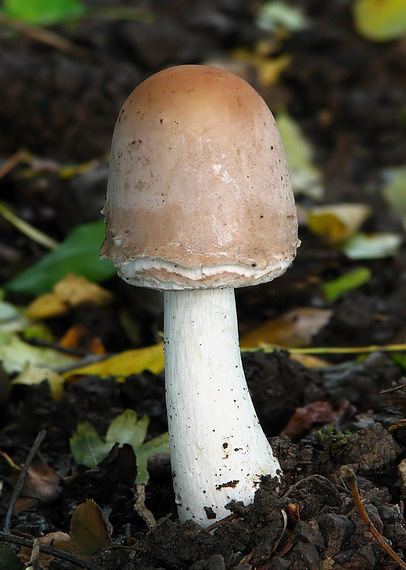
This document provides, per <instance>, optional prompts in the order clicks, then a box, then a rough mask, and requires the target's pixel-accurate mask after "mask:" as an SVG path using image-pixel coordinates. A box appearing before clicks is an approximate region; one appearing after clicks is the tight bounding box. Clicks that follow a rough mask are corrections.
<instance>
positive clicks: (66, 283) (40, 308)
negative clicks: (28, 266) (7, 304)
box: [26, 273, 113, 319]
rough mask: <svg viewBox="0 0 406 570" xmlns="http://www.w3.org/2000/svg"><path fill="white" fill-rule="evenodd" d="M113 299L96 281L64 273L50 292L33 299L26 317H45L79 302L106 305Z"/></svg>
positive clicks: (65, 309) (62, 311) (59, 312)
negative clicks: (92, 281)
mask: <svg viewBox="0 0 406 570" xmlns="http://www.w3.org/2000/svg"><path fill="white" fill-rule="evenodd" d="M112 300H113V295H112V293H110V291H107V289H103V287H100V285H97V284H96V283H91V282H90V281H88V280H87V279H86V278H85V277H82V276H78V275H72V274H71V273H70V274H69V275H66V277H64V279H62V280H61V281H59V282H58V283H57V284H56V285H55V286H54V288H53V291H52V293H45V294H44V295H40V296H39V297H37V299H35V300H34V301H33V302H32V303H31V304H30V305H29V306H28V309H27V313H26V314H27V317H29V318H31V319H46V318H49V317H54V316H56V315H61V314H63V313H65V312H66V311H67V310H68V309H69V307H70V306H73V307H74V306H76V305H80V304H81V303H92V304H93V305H98V306H100V305H106V304H107V303H110V302H111V301H112Z"/></svg>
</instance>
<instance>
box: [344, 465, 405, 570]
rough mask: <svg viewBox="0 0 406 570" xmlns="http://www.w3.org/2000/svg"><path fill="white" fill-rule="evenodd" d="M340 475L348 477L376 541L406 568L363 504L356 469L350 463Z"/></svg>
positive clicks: (359, 509)
mask: <svg viewBox="0 0 406 570" xmlns="http://www.w3.org/2000/svg"><path fill="white" fill-rule="evenodd" d="M340 475H341V477H343V478H344V479H347V481H348V485H349V487H350V490H351V494H352V496H353V499H354V503H355V506H356V507H357V509H358V512H359V514H360V516H361V519H362V520H363V521H364V523H365V524H366V526H367V527H368V530H369V531H370V533H371V534H372V536H373V537H374V538H375V540H376V542H377V543H378V544H379V546H381V548H383V549H384V550H385V551H386V552H387V553H388V554H389V556H390V557H391V558H393V560H395V562H396V563H397V564H399V566H400V567H401V568H403V569H404V570H406V563H405V562H404V561H403V560H401V559H400V558H399V556H398V555H397V554H396V552H394V550H392V548H391V547H390V546H389V544H388V543H387V542H386V541H385V539H384V538H383V536H382V535H381V534H380V532H379V531H378V529H377V528H376V527H375V526H374V524H373V522H372V521H371V519H370V518H369V516H368V513H367V512H366V510H365V508H364V505H363V504H362V501H361V497H360V496H359V493H358V488H357V481H356V479H355V474H354V471H353V470H352V469H351V467H349V466H348V465H343V466H342V467H341V469H340Z"/></svg>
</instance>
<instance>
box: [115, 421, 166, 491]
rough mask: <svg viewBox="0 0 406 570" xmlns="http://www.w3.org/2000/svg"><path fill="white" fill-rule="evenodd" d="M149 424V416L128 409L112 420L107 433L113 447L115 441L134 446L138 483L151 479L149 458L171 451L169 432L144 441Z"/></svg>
mask: <svg viewBox="0 0 406 570" xmlns="http://www.w3.org/2000/svg"><path fill="white" fill-rule="evenodd" d="M148 426H149V418H148V417H147V416H144V417H142V418H140V419H138V418H137V414H136V412H135V411H134V410H126V411H125V412H124V413H122V414H120V415H119V416H117V417H116V418H115V419H114V420H113V421H112V422H111V424H110V426H109V428H108V430H107V434H106V442H107V443H110V445H111V447H112V446H113V445H114V444H115V443H119V444H120V445H124V444H125V443H128V444H129V445H131V446H132V448H133V449H134V453H135V456H136V458H137V478H136V483H137V484H141V483H144V484H145V485H146V484H147V482H148V479H149V476H148V470H147V463H148V458H149V457H150V456H151V455H156V454H158V453H169V447H168V434H167V433H164V434H162V435H159V436H157V437H155V438H153V439H150V440H149V441H147V442H144V440H145V438H146V435H147V431H148Z"/></svg>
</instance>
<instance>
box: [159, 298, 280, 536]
mask: <svg viewBox="0 0 406 570" xmlns="http://www.w3.org/2000/svg"><path fill="white" fill-rule="evenodd" d="M165 380H166V403H167V410H168V426H169V444H170V452H171V463H172V473H173V478H174V490H175V497H176V503H177V505H178V513H179V517H180V520H181V521H185V520H188V519H192V520H195V521H196V522H197V523H198V524H200V525H201V526H209V525H210V524H212V523H213V522H215V521H216V520H219V519H221V518H223V517H225V516H227V515H229V514H230V511H228V510H226V509H225V505H226V504H227V503H229V502H230V501H231V500H235V501H242V502H243V503H244V504H250V503H252V502H253V499H254V494H255V491H256V489H257V488H258V484H259V482H260V479H261V476H262V475H268V474H269V475H273V476H275V475H277V474H278V473H277V470H279V469H280V467H279V463H278V461H277V459H275V457H274V456H273V453H272V449H271V446H270V444H269V442H268V440H267V438H266V437H265V434H264V432H263V431H262V428H261V426H260V424H259V421H258V418H257V415H256V413H255V410H254V406H253V404H252V401H251V397H250V394H249V391H248V387H247V383H246V380H245V376H244V372H243V368H242V362H241V355H240V347H239V342H238V327H237V314H236V307H235V298H234V289H230V288H226V289H208V290H200V291H170V292H166V293H165Z"/></svg>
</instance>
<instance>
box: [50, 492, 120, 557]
mask: <svg viewBox="0 0 406 570" xmlns="http://www.w3.org/2000/svg"><path fill="white" fill-rule="evenodd" d="M111 545H112V542H111V539H110V533H109V529H108V525H107V523H106V521H105V520H104V518H103V514H102V512H101V509H100V507H99V506H98V505H97V504H96V503H95V502H94V501H93V500H92V499H88V500H87V501H86V502H85V503H82V504H81V505H79V506H78V507H77V508H76V509H75V511H74V513H73V515H72V519H71V523H70V539H69V540H68V539H67V538H66V536H62V537H60V536H56V537H55V540H54V541H53V546H54V548H58V549H59V550H63V551H64V552H70V553H71V554H73V555H74V556H77V557H78V558H81V559H82V560H90V559H91V558H92V556H94V555H95V554H97V553H98V552H100V551H101V550H105V549H106V548H109V547H110V546H111Z"/></svg>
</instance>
